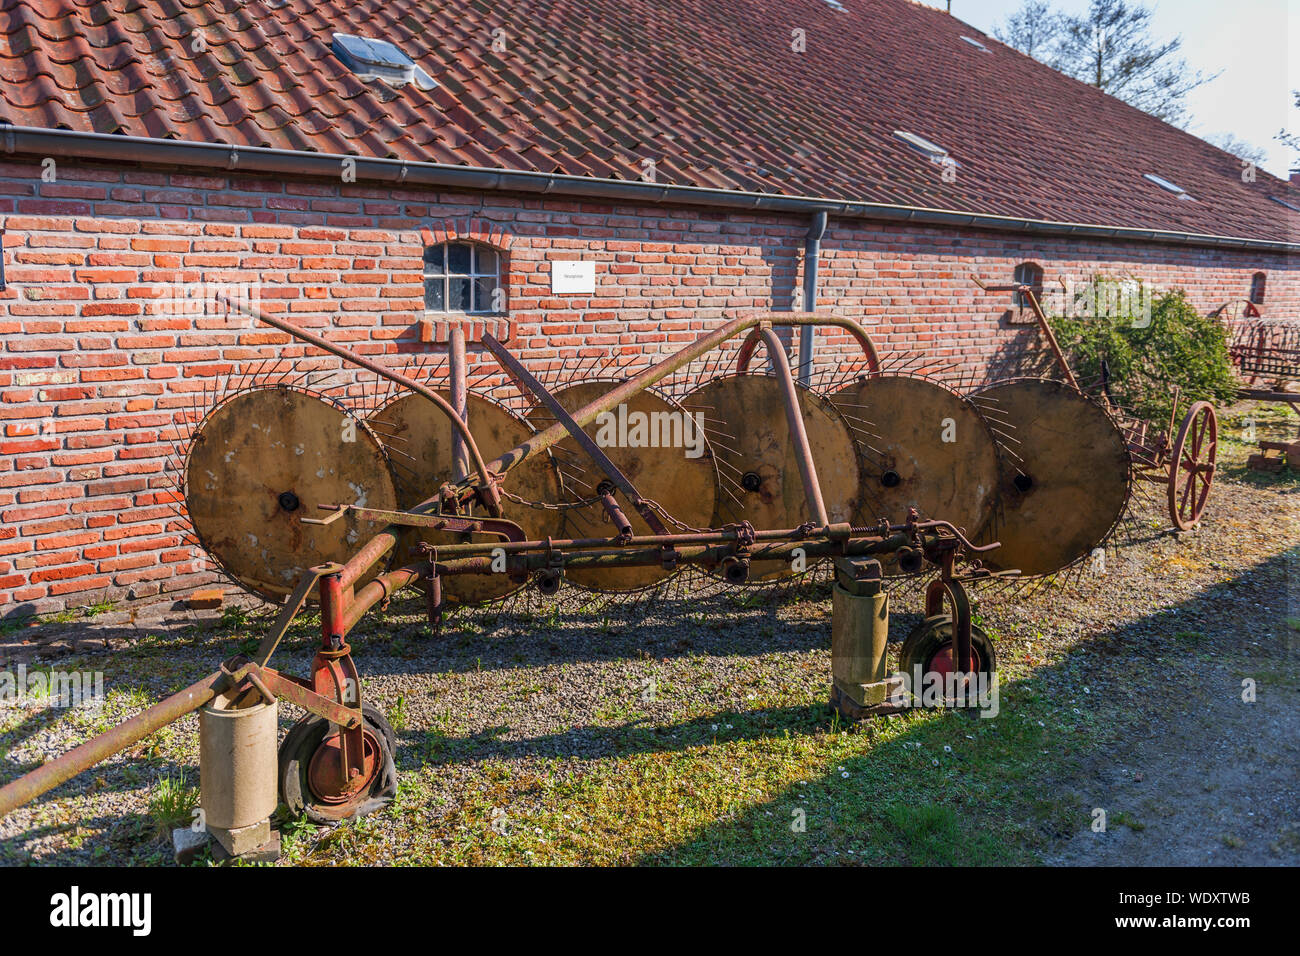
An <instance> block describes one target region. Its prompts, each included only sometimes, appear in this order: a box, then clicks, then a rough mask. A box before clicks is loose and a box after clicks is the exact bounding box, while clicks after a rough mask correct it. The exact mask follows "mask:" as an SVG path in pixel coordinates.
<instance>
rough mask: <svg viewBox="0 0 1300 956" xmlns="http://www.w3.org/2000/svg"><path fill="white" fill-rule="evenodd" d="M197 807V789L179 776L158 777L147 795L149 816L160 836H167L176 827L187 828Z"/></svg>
mask: <svg viewBox="0 0 1300 956" xmlns="http://www.w3.org/2000/svg"><path fill="white" fill-rule="evenodd" d="M198 805H199V788H198V787H194V786H191V785H189V784H187V783H186V782H185V778H184V777H183V776H181V775H172V774H167V775H166V776H163V777H159V778H158V783H157V784H155V785H154V788H153V792H152V793H151V794H150V795H149V816H150V817H152V818H153V821H154V826H155V828H156V829H157V831H158V834H159V835H160V836H168V835H170V834H171V832H172V830H173V829H175V828H176V827H181V826H189V825H190V823H191V822H192V821H193V818H194V809H195V808H196V807H197V806H198Z"/></svg>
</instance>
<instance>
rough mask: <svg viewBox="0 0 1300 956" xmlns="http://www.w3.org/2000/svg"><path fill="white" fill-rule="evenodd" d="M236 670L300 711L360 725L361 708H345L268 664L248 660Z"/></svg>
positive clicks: (345, 723)
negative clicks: (259, 665)
mask: <svg viewBox="0 0 1300 956" xmlns="http://www.w3.org/2000/svg"><path fill="white" fill-rule="evenodd" d="M236 673H239V674H244V675H245V676H246V677H247V678H248V679H249V680H250V681H252V682H254V685H256V684H257V682H261V684H263V685H264V686H265V687H266V689H267V690H269V691H270V692H271V693H272V694H273V695H274V696H275V697H283V698H284V699H285V700H287V701H288V702H289V703H291V704H296V705H297V706H299V707H301V708H302V709H303V710H305V711H308V712H310V713H313V714H316V715H317V716H318V717H324V718H325V719H326V720H328V721H329V722H330V723H331V724H337V725H338V726H340V727H347V728H352V727H360V726H361V708H360V707H359V706H357V707H348V706H347V705H346V704H341V703H339V702H338V701H336V700H333V699H332V698H329V697H326V696H325V695H324V694H318V693H317V692H316V691H315V690H313V689H312V688H311V687H309V686H307V683H306V682H305V681H302V680H300V679H298V678H296V677H290V676H289V675H287V674H281V673H280V672H279V671H277V670H275V669H274V668H271V667H258V666H257V664H255V663H251V662H250V663H248V664H247V665H245V666H244V667H242V668H240V669H239V670H238V671H237V672H236Z"/></svg>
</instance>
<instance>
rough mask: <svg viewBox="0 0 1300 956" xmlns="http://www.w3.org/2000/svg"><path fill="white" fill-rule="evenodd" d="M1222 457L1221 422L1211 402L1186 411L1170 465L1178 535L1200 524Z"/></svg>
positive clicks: (1172, 508)
mask: <svg viewBox="0 0 1300 956" xmlns="http://www.w3.org/2000/svg"><path fill="white" fill-rule="evenodd" d="M1218 456H1219V419H1218V416H1217V415H1215V414H1214V406H1213V405H1211V404H1210V403H1209V402H1197V403H1196V404H1194V405H1193V406H1192V407H1191V408H1189V409H1188V410H1187V415H1186V417H1185V418H1183V424H1182V427H1180V428H1179V429H1178V438H1177V439H1176V440H1175V441H1174V447H1173V453H1172V456H1171V458H1170V462H1169V518H1170V520H1171V521H1173V523H1174V527H1175V528H1177V529H1178V530H1179V531H1190V530H1191V529H1192V528H1194V527H1196V524H1197V523H1198V522H1199V521H1200V520H1201V513H1202V512H1203V511H1204V510H1205V500H1206V499H1207V498H1209V496H1210V486H1211V485H1213V484H1214V462H1215V459H1216V458H1218Z"/></svg>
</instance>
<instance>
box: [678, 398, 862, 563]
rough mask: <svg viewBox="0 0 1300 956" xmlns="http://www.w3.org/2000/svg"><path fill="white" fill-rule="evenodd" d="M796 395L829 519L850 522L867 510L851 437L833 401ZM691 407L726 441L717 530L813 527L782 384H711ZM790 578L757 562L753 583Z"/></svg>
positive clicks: (720, 444)
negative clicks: (742, 524)
mask: <svg viewBox="0 0 1300 956" xmlns="http://www.w3.org/2000/svg"><path fill="white" fill-rule="evenodd" d="M797 393H798V396H799V407H800V410H801V411H802V413H803V422H804V428H805V430H806V431H807V432H808V444H809V446H810V448H811V449H812V457H813V464H814V465H815V466H816V469H817V478H818V483H819V484H820V485H821V490H822V500H823V502H824V503H825V505H826V514H827V517H829V518H830V520H831V522H832V523H835V522H841V521H850V520H851V519H852V516H853V515H854V514H855V513H857V511H858V510H859V509H860V507H861V501H860V497H861V494H860V487H859V475H858V455H857V449H856V447H855V445H854V441H853V436H852V433H851V432H850V430H849V426H848V424H847V423H846V422H845V420H844V417H843V416H842V415H841V414H840V413H839V412H838V411H836V410H835V406H834V405H832V404H831V402H830V401H829V400H828V399H825V398H823V397H822V396H820V395H818V394H816V393H815V392H812V391H810V390H808V389H807V388H804V387H802V386H799V387H798V388H797ZM685 404H686V405H687V406H688V407H690V408H691V409H692V410H693V411H694V410H699V411H702V412H703V413H704V415H705V417H706V419H708V420H709V421H710V424H711V426H712V427H713V428H714V429H715V430H717V431H720V432H722V433H724V434H725V436H726V437H725V438H722V439H715V441H714V447H715V454H716V455H717V457H718V463H719V466H720V467H721V469H722V472H721V473H722V474H724V475H725V476H726V477H727V479H728V480H727V482H726V484H725V485H724V486H723V490H722V493H721V494H720V495H719V497H718V510H717V512H716V513H715V515H714V527H721V526H722V525H724V524H727V523H730V522H736V521H748V522H749V523H750V524H752V525H753V526H754V530H756V531H778V530H781V531H783V530H788V529H793V528H797V527H799V525H801V524H803V523H804V522H805V521H808V520H810V519H812V512H811V511H810V509H809V507H808V499H807V498H806V497H805V494H804V487H803V479H802V478H801V477H800V475H799V465H798V460H797V458H796V453H795V445H794V442H793V441H792V440H791V437H790V425H789V422H788V421H787V419H786V414H785V399H784V396H783V393H782V390H781V383H780V382H778V381H777V379H776V378H775V377H773V376H770V375H729V376H726V377H724V378H717V379H713V380H712V381H710V382H706V383H704V384H703V385H702V386H700V387H699V388H698V389H696V390H695V391H694V392H692V393H690V394H689V395H688V396H687V397H686V399H685ZM747 484H748V485H750V486H752V487H749V488H747V487H746V485H747ZM791 573H792V572H791V566H790V565H789V564H788V563H787V562H785V561H755V562H754V563H753V565H752V566H751V568H750V580H768V579H771V578H777V577H783V576H785V575H788V574H791Z"/></svg>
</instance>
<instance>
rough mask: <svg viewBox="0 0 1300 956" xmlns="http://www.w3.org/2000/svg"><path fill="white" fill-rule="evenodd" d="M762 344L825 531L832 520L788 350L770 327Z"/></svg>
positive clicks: (764, 328)
mask: <svg viewBox="0 0 1300 956" xmlns="http://www.w3.org/2000/svg"><path fill="white" fill-rule="evenodd" d="M759 334H760V335H762V336H763V342H764V344H766V345H767V354H768V356H769V357H770V358H771V360H772V367H773V368H774V369H776V380H777V381H778V382H780V383H781V394H782V396H783V397H784V398H785V420H786V422H787V423H788V424H789V426H790V439H791V440H792V441H793V442H794V451H795V456H794V460H795V464H797V465H798V466H799V477H800V478H801V479H802V480H803V493H804V496H805V497H806V498H807V499H808V507H809V508H810V509H812V516H813V519H814V520H815V521H816V522H817V524H818V525H819V526H820V527H823V528H824V527H826V525H827V524H829V523H830V519H829V518H828V517H827V516H826V502H825V501H824V500H823V499H822V486H821V482H820V481H818V479H817V465H816V464H815V463H814V462H813V457H812V446H811V445H809V444H808V429H807V428H805V427H804V423H803V410H802V409H801V408H800V407H799V392H798V389H797V388H796V387H795V384H794V376H793V375H792V374H791V373H790V360H789V359H787V358H786V355H785V346H783V345H782V344H781V340H780V339H779V338H777V337H776V333H775V332H773V331H772V330H771V329H770V328H768V327H767V326H762V327H760V329H759Z"/></svg>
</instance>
